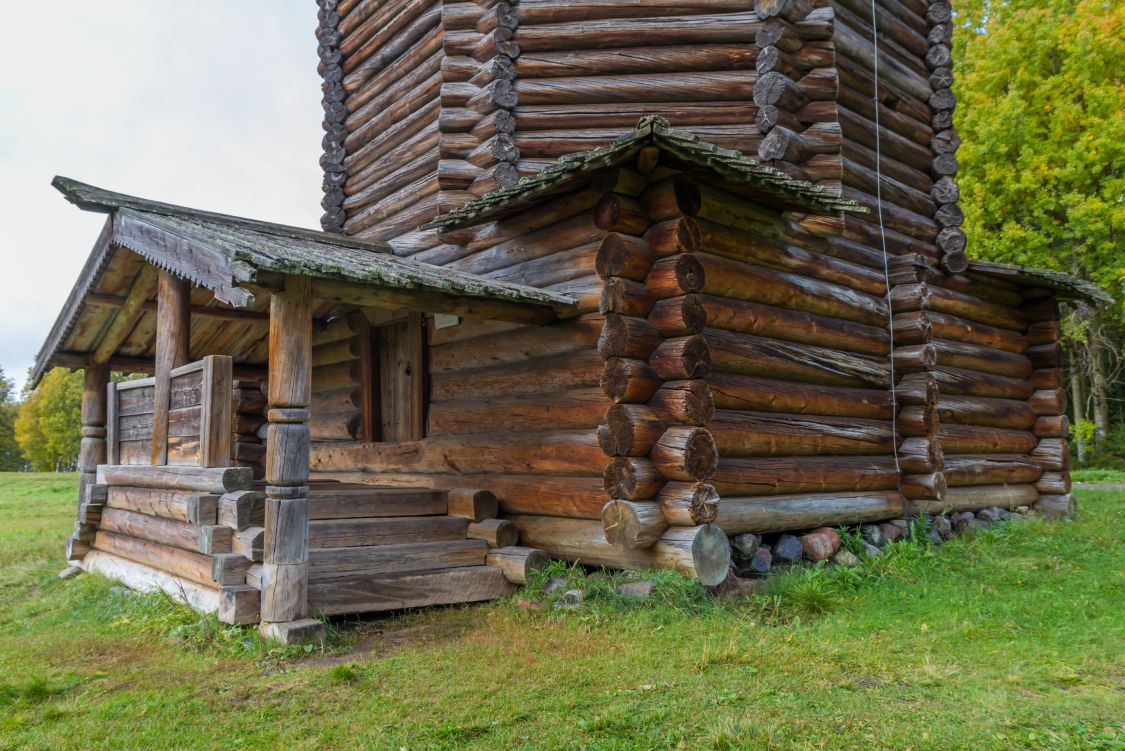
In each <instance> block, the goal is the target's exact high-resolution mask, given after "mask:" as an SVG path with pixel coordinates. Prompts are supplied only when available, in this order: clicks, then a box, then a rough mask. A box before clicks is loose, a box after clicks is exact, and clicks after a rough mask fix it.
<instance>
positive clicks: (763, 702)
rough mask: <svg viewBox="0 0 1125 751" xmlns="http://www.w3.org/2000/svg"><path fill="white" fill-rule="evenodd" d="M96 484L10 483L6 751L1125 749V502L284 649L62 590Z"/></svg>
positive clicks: (163, 610) (414, 620)
mask: <svg viewBox="0 0 1125 751" xmlns="http://www.w3.org/2000/svg"><path fill="white" fill-rule="evenodd" d="M73 486H74V479H73V477H67V476H42V475H40V476H36V475H6V476H0V563H2V564H3V566H2V567H0V749H40V748H44V749H82V750H83V751H86V750H88V749H103V748H105V749H189V748H190V749H196V748H198V749H223V750H226V749H232V748H273V747H278V748H281V747H284V748H286V749H293V750H295V751H297V750H300V749H314V748H331V749H353V748H354V749H401V748H406V749H411V750H413V749H506V750H507V749H607V750H608V749H645V750H648V749H665V748H669V749H716V750H719V751H725V750H731V751H733V750H735V749H754V750H755V751H758V750H760V749H765V750H769V749H822V748H831V749H840V748H863V749H915V750H918V751H921V750H922V749H941V750H942V751H948V750H949V749H974V750H978V749H980V750H988V749H1068V750H1069V749H1123V748H1125V724H1123V722H1125V720H1123V718H1125V712H1123V711H1122V710H1123V708H1125V608H1123V607H1122V603H1123V602H1125V567H1123V566H1122V555H1121V551H1122V550H1123V549H1125V547H1123V545H1125V506H1123V505H1122V503H1121V501H1122V499H1123V498H1125V493H1123V492H1119V491H1080V494H1079V500H1080V503H1081V504H1082V509H1083V510H1082V515H1081V517H1080V520H1079V521H1078V522H1075V523H1073V524H1066V523H1052V522H1046V521H1021V522H1012V523H1008V524H1005V525H1001V526H998V527H994V528H991V529H988V530H985V531H984V532H982V533H980V534H979V535H977V536H976V537H975V538H974V539H971V540H970V539H959V540H956V541H954V542H952V543H950V544H948V545H946V546H944V547H942V548H928V547H926V546H924V545H918V544H905V543H903V544H895V545H894V546H893V547H892V548H891V549H890V550H889V551H888V553H887V555H885V556H884V557H883V558H881V559H878V560H877V561H875V562H872V563H871V564H869V565H868V566H866V567H864V568H862V569H843V568H839V567H832V568H824V567H811V568H806V569H802V570H799V571H797V572H794V573H792V574H788V575H786V576H781V577H776V578H773V579H771V580H770V581H769V583H768V585H767V586H766V587H765V589H764V590H763V591H762V594H761V595H760V596H759V597H757V598H756V599H754V600H753V601H751V602H749V603H747V604H742V605H729V604H723V603H717V602H715V601H714V600H713V599H711V598H709V597H708V596H706V595H705V594H704V593H703V592H702V591H701V590H700V589H699V588H698V587H696V586H695V585H693V584H692V583H690V582H687V581H685V580H684V579H681V578H679V577H676V576H673V575H669V574H660V575H658V576H657V577H656V579H657V583H656V590H655V593H654V597H653V598H652V599H650V600H647V601H642V602H639V603H638V602H634V601H630V600H627V599H624V598H622V597H620V596H619V595H617V593H616V590H615V588H614V585H615V584H616V583H617V582H618V581H620V580H621V578H622V576H621V575H618V576H604V575H603V576H595V577H592V578H590V579H586V578H584V577H582V576H580V574H579V572H578V571H577V570H576V569H574V568H568V567H566V566H563V565H561V564H555V566H554V567H553V569H552V570H551V571H550V572H548V573H549V574H553V575H562V576H566V577H569V578H570V579H571V580H572V581H571V584H572V585H574V586H579V587H581V588H582V589H583V590H584V592H585V594H586V602H585V604H583V605H582V606H581V607H578V608H575V609H573V610H566V609H559V610H556V609H554V608H552V607H551V606H550V605H551V603H552V602H553V600H554V598H555V597H556V595H553V594H549V593H547V592H546V591H544V588H543V586H542V585H543V583H544V579H545V576H544V577H541V579H540V581H539V582H538V583H537V586H533V587H531V588H529V589H528V590H527V591H525V592H522V593H520V595H518V596H517V597H513V598H511V599H510V600H507V601H503V602H499V603H493V604H490V605H484V606H476V607H467V608H447V609H438V610H430V611H426V612H420V613H415V614H410V615H405V616H401V615H400V616H396V617H391V618H383V619H372V620H368V621H364V622H361V623H358V624H354V623H353V624H347V623H342V624H337V630H335V631H334V633H333V635H332V639H331V646H330V647H329V648H328V649H327V650H324V651H320V650H315V651H313V653H312V654H305V653H304V652H303V651H294V650H283V649H277V648H271V647H270V646H269V645H267V644H263V643H261V642H260V641H258V640H257V639H256V638H255V637H254V635H253V632H252V631H248V630H244V629H237V628H229V627H223V626H221V625H220V624H217V623H216V622H214V620H213V619H208V618H200V617H198V616H195V615H193V614H192V613H190V612H189V611H186V610H184V609H183V608H181V607H179V606H177V605H176V604H175V603H172V602H170V601H169V600H167V598H163V597H160V596H158V595H148V596H143V597H142V596H136V595H133V594H131V593H128V592H126V591H124V590H122V589H121V588H120V587H117V586H115V585H113V584H112V583H110V582H107V581H105V580H103V579H100V578H97V577H91V576H81V577H78V578H76V579H71V580H66V581H60V580H58V579H57V578H56V577H55V573H56V572H57V571H58V570H59V569H60V568H61V567H62V565H63V564H62V561H61V551H62V545H63V539H64V537H65V535H66V531H67V529H68V528H69V526H70V524H71V521H72V518H73V516H72V515H73V507H74V503H73Z"/></svg>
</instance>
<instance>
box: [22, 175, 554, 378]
mask: <svg viewBox="0 0 1125 751" xmlns="http://www.w3.org/2000/svg"><path fill="white" fill-rule="evenodd" d="M53 184H54V186H55V187H56V188H57V189H58V190H60V191H61V192H62V193H63V194H64V195H65V196H66V198H67V200H69V201H70V202H71V203H74V204H75V205H77V206H78V207H79V208H82V209H84V210H88V211H96V212H101V213H106V214H108V215H109V217H108V219H107V221H106V224H105V226H104V227H103V229H102V232H101V234H100V235H99V237H98V240H97V242H96V243H95V244H94V247H93V249H92V251H91V253H90V255H89V257H88V259H87V261H86V264H85V266H84V267H83V269H82V272H81V274H80V275H79V277H78V280H77V282H76V283H75V285H74V288H73V289H72V290H71V293H70V296H69V297H68V299H67V301H66V304H65V305H64V307H63V309H62V311H61V312H60V314H59V316H58V318H57V319H56V321H55V324H54V326H53V328H52V329H51V332H50V334H49V335H48V337H47V340H46V342H45V343H44V345H43V348H42V349H41V350H40V352H39V354H38V356H37V357H36V362H35V367H34V369H33V373H32V380H33V382H36V383H37V382H38V380H39V378H41V377H42V375H43V373H45V372H46V370H47V369H48V368H49V367H51V366H52V365H67V366H75V365H80V364H81V362H82V361H83V360H84V359H86V358H88V357H97V358H99V359H100V360H101V361H106V360H108V359H110V358H116V359H117V360H118V361H119V362H123V363H124V362H127V361H130V358H132V359H137V360H143V359H144V358H145V357H146V355H148V354H149V353H150V352H151V345H152V341H151V340H152V338H153V333H154V328H155V327H154V326H152V325H147V324H146V317H147V319H154V307H155V303H154V302H153V297H154V293H155V285H154V283H153V282H154V279H153V269H152V267H155V268H159V269H163V270H165V271H167V272H169V273H171V274H173V275H175V276H177V277H180V278H183V279H187V280H188V281H190V282H192V283H193V284H194V285H196V287H197V288H198V289H197V293H198V292H202V293H203V294H195V293H193V300H192V302H193V308H192V311H193V315H194V314H199V315H201V316H202V317H204V318H209V319H219V320H226V321H228V322H238V324H237V325H238V326H243V327H249V328H248V329H247V332H245V333H246V336H244V337H242V340H241V341H240V342H236V341H234V340H237V339H239V337H238V336H237V335H236V334H237V332H235V331H227V330H226V329H228V328H230V326H227V327H225V328H224V327H221V326H220V327H212V328H213V329H218V328H224V334H223V335H220V333H219V332H218V331H217V330H207V331H205V332H203V333H204V334H205V335H206V336H207V338H208V339H209V340H210V341H211V342H213V343H217V342H222V343H223V344H224V347H226V348H228V349H229V348H232V347H235V345H236V344H238V346H239V348H240V351H228V352H226V354H231V355H233V356H234V357H235V359H236V362H237V361H240V360H241V361H244V362H254V361H255V360H261V361H264V356H265V346H264V343H265V339H266V334H267V331H268V326H267V324H268V320H267V313H266V309H267V303H268V293H269V292H270V291H272V290H273V289H276V288H277V287H278V285H279V284H280V281H281V279H282V277H283V275H285V274H294V275H298V276H307V277H311V278H313V279H314V296H316V297H318V299H321V300H325V301H328V308H327V310H324V311H322V313H324V314H327V312H328V311H329V310H331V308H333V307H335V306H336V305H337V304H340V303H344V304H349V303H351V304H356V305H371V306H379V305H383V306H385V307H388V308H398V309H403V310H418V311H427V312H453V313H458V314H462V315H479V316H480V317H483V318H498V319H502V320H520V321H528V322H547V321H548V320H550V319H552V318H553V317H554V316H555V313H556V311H562V310H566V309H567V308H569V307H571V306H572V305H573V304H574V300H572V299H571V298H569V297H567V296H565V295H560V294H556V293H553V292H549V291H545V290H540V289H535V288H532V287H527V286H524V285H520V284H511V283H508V282H502V281H497V280H494V279H489V278H486V277H482V276H477V275H475V274H470V273H466V272H462V271H456V270H453V269H447V268H442V267H439V266H434V265H432V264H428V263H424V262H421V261H414V260H411V259H409V258H400V257H398V256H395V255H394V254H393V253H391V252H390V249H389V248H388V247H387V246H386V245H384V244H382V243H375V242H369V241H365V240H359V239H355V238H350V237H345V236H343V235H336V234H331V233H327V232H319V231H316V230H309V229H303V228H300V227H290V226H286V225H281V224H274V223H271V222H261V221H256V220H252V219H246V218H243V217H235V216H228V215H225V214H217V213H213V212H207V211H200V210H197V209H190V208H186V207H183V206H175V205H172V204H166V203H160V202H158V201H150V200H147V199H143V198H137V197H134V196H129V195H125V194H122V193H114V192H112V191H108V190H103V189H101V188H97V187H94V186H92V185H86V184H84V183H81V182H78V181H76V180H71V179H69V178H65V177H56V178H55V180H54V182H53ZM263 292H265V293H266V294H262V293H263ZM318 293H319V294H318ZM122 317H129V318H132V320H131V321H123V320H121V319H122ZM124 328H127V329H128V330H122V329H124ZM197 328H200V327H198V326H194V325H193V332H192V333H193V356H194V355H200V356H202V355H204V354H211V352H206V351H195V349H196V345H197V344H198V346H199V347H200V348H203V347H204V343H203V342H202V341H197V340H201V339H202V338H203V336H202V335H201V336H200V337H196V333H197V331H196V330H197ZM203 328H206V327H203ZM146 329H147V333H146ZM111 334H112V335H114V336H115V337H119V338H120V341H119V342H116V343H114V342H113V341H112V340H111V341H109V342H107V341H106V336H108V335H111ZM110 345H112V346H110Z"/></svg>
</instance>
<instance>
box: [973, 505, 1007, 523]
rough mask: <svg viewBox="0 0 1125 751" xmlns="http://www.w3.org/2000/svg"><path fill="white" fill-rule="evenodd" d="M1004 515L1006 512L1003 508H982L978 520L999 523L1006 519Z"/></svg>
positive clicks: (978, 513)
mask: <svg viewBox="0 0 1125 751" xmlns="http://www.w3.org/2000/svg"><path fill="white" fill-rule="evenodd" d="M1003 513H1004V510H1003V509H1002V508H999V507H997V506H989V507H988V508H982V509H981V510H980V511H978V512H977V518H978V519H984V520H985V521H989V522H998V521H1000V520H1001V519H1003V518H1004V517H1003Z"/></svg>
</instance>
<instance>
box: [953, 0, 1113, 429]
mask: <svg viewBox="0 0 1125 751" xmlns="http://www.w3.org/2000/svg"><path fill="white" fill-rule="evenodd" d="M957 12H958V28H957V30H956V34H955V39H954V42H955V50H956V56H957V65H958V68H957V75H956V79H957V82H956V84H955V85H956V87H957V95H958V100H959V101H958V107H957V127H958V130H959V133H960V135H961V136H962V138H963V140H964V145H963V146H962V148H961V151H960V153H959V155H958V156H959V160H960V162H961V165H962V169H961V172H960V173H959V175H958V180H959V183H960V186H961V195H962V205H963V207H964V209H965V231H966V233H967V234H968V237H969V248H970V252H971V253H972V254H973V255H975V256H977V257H980V258H986V259H989V260H996V261H1008V262H1013V263H1021V264H1026V265H1031V266H1045V267H1049V268H1054V269H1058V270H1061V271H1068V272H1070V273H1073V274H1075V275H1077V276H1080V277H1082V278H1085V279H1091V280H1093V281H1095V282H1097V283H1098V284H1100V285H1101V286H1102V287H1103V288H1105V289H1106V290H1107V291H1108V292H1109V293H1110V294H1111V295H1113V296H1114V298H1115V299H1116V300H1117V303H1116V305H1115V306H1113V308H1112V309H1108V310H1103V311H1082V312H1081V313H1080V315H1081V317H1082V320H1081V321H1076V322H1073V323H1072V324H1071V325H1069V326H1068V329H1069V330H1071V331H1078V332H1081V336H1079V337H1071V338H1068V339H1067V345H1068V349H1069V350H1070V355H1071V357H1070V358H1069V359H1070V362H1072V363H1073V364H1074V367H1072V369H1071V377H1072V379H1073V378H1079V379H1082V380H1081V381H1080V382H1078V383H1077V384H1075V383H1073V382H1072V389H1071V393H1072V394H1076V395H1081V396H1080V398H1083V399H1088V400H1089V409H1086V407H1087V405H1086V404H1076V405H1075V406H1076V414H1077V415H1086V414H1090V415H1093V417H1094V423H1095V427H1096V431H1095V433H1094V438H1095V442H1096V444H1097V445H1098V447H1101V445H1102V444H1103V443H1104V441H1105V438H1106V435H1107V433H1108V431H1109V421H1110V392H1111V389H1112V388H1114V383H1113V382H1114V381H1115V380H1116V376H1117V374H1118V371H1119V370H1120V367H1121V361H1122V358H1121V347H1120V335H1121V332H1122V329H1123V323H1125V307H1123V304H1125V294H1123V292H1125V253H1122V252H1121V250H1120V244H1121V243H1122V242H1123V241H1125V117H1122V115H1121V113H1122V112H1123V111H1125V3H1120V2H1114V1H1113V0H961V2H959V3H958V4H957Z"/></svg>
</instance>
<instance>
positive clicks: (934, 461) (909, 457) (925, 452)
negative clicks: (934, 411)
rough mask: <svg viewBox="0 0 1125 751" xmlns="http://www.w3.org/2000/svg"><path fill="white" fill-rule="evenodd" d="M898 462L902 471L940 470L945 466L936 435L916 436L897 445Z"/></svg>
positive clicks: (924, 471)
mask: <svg viewBox="0 0 1125 751" xmlns="http://www.w3.org/2000/svg"><path fill="white" fill-rule="evenodd" d="M898 463H899V467H900V468H901V470H902V471H903V472H911V473H917V474H925V473H929V472H940V471H941V469H942V467H944V466H945V454H943V453H942V450H941V444H940V443H939V442H938V439H937V437H936V436H916V437H911V438H906V439H905V440H903V442H902V443H901V444H900V445H899V447H898Z"/></svg>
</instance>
